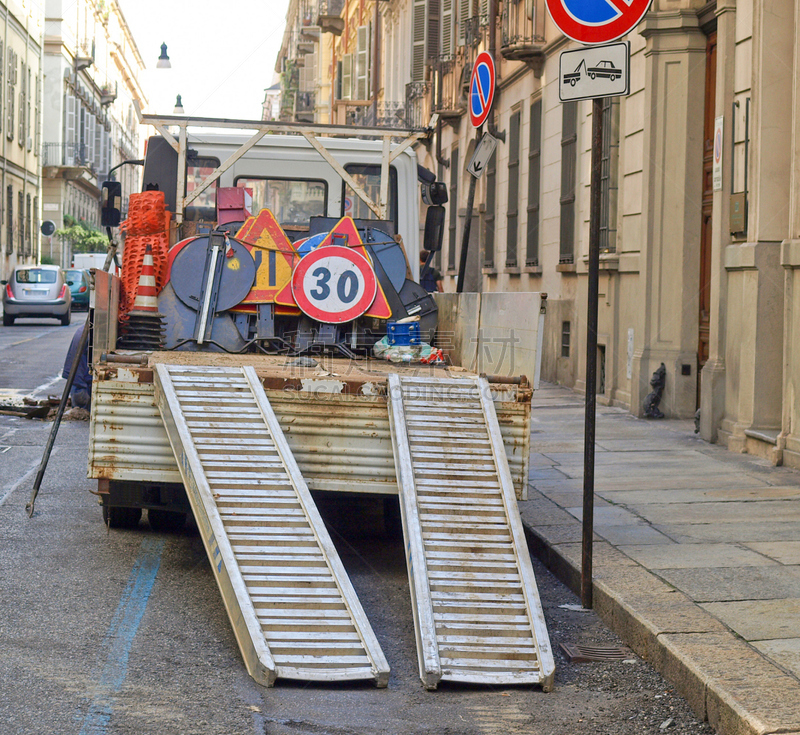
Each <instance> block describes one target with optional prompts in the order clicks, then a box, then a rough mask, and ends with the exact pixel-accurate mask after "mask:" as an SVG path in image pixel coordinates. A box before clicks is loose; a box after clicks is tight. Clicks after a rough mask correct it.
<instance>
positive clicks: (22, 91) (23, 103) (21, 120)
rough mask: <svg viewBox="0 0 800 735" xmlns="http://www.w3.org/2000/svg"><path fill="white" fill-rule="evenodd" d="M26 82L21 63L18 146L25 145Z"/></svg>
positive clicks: (23, 65) (23, 67)
mask: <svg viewBox="0 0 800 735" xmlns="http://www.w3.org/2000/svg"><path fill="white" fill-rule="evenodd" d="M27 81H28V72H27V69H26V64H25V62H24V61H23V62H22V79H21V81H20V85H19V130H18V136H17V142H18V143H19V145H20V146H23V145H25V114H26V112H27V109H28V103H27V100H26V99H25V85H26V84H27Z"/></svg>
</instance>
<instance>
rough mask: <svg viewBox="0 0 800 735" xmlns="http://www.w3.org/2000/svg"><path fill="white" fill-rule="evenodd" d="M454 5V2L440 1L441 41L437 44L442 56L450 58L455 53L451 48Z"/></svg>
mask: <svg viewBox="0 0 800 735" xmlns="http://www.w3.org/2000/svg"><path fill="white" fill-rule="evenodd" d="M455 3H456V0H442V22H441V25H440V29H441V34H440V39H441V40H440V43H439V49H440V52H441V54H442V56H452V55H453V54H454V53H455V48H454V46H453V41H454V38H453V36H454V31H455V19H456V14H455V12H454V10H455Z"/></svg>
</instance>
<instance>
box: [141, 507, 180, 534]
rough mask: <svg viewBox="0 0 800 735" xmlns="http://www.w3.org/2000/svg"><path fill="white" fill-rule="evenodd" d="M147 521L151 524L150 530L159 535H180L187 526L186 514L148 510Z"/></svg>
mask: <svg viewBox="0 0 800 735" xmlns="http://www.w3.org/2000/svg"><path fill="white" fill-rule="evenodd" d="M147 520H148V521H149V522H150V528H152V529H153V530H154V531H156V532H158V533H178V532H179V531H182V530H183V527H184V526H185V525H186V513H174V512H172V511H171V510H155V509H153V508H148V509H147Z"/></svg>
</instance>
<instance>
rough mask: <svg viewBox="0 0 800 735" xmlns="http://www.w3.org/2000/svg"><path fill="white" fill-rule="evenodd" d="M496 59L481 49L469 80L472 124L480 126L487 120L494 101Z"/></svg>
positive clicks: (476, 126)
mask: <svg viewBox="0 0 800 735" xmlns="http://www.w3.org/2000/svg"><path fill="white" fill-rule="evenodd" d="M494 85H495V74H494V59H493V58H492V57H491V55H490V54H488V53H487V52H486V51H481V53H479V54H478V58H477V59H475V65H474V66H473V67H472V76H471V77H470V80H469V119H470V121H471V122H472V126H473V127H475V128H479V127H480V126H481V125H483V123H485V122H486V118H487V117H489V112H490V111H491V109H492V102H493V101H494Z"/></svg>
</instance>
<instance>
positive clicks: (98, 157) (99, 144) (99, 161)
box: [92, 120, 105, 171]
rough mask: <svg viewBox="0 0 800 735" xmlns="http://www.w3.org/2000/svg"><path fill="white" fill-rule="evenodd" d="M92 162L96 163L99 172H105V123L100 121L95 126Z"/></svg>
mask: <svg viewBox="0 0 800 735" xmlns="http://www.w3.org/2000/svg"><path fill="white" fill-rule="evenodd" d="M92 161H94V167H95V168H96V169H97V170H98V171H104V170H105V169H103V123H102V122H101V121H100V120H97V121H96V122H95V125H94V156H92Z"/></svg>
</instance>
